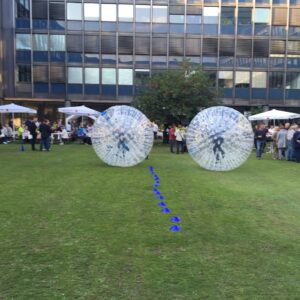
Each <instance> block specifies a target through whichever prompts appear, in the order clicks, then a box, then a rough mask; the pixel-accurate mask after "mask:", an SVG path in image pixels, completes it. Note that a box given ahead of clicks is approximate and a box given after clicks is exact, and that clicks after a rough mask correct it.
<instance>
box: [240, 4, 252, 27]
mask: <svg viewBox="0 0 300 300" xmlns="http://www.w3.org/2000/svg"><path fill="white" fill-rule="evenodd" d="M251 17H252V8H248V7H239V16H238V24H239V25H250V24H251Z"/></svg>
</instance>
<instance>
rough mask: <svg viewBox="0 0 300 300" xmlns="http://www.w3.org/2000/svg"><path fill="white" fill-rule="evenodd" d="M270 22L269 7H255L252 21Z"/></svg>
mask: <svg viewBox="0 0 300 300" xmlns="http://www.w3.org/2000/svg"><path fill="white" fill-rule="evenodd" d="M269 22H270V9H269V8H256V9H255V14H254V23H266V24H269Z"/></svg>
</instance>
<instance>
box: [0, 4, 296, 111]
mask: <svg viewBox="0 0 300 300" xmlns="http://www.w3.org/2000/svg"><path fill="white" fill-rule="evenodd" d="M1 9H2V11H1V17H2V20H1V24H2V25H1V26H2V28H1V30H2V33H1V41H2V43H1V45H2V47H3V49H2V57H3V60H2V64H1V69H2V77H1V78H2V85H3V86H2V92H1V94H0V96H1V97H2V99H3V100H2V102H5V103H6V102H7V101H14V102H17V101H19V102H20V103H24V102H25V101H29V102H31V103H32V104H33V105H34V106H38V107H40V108H41V109H44V110H47V109H48V110H51V109H53V108H55V107H57V106H62V105H70V104H72V105H76V104H86V105H89V106H91V107H95V108H98V109H101V110H102V109H104V108H105V107H107V106H108V105H112V104H120V103H129V102H130V101H131V100H132V98H133V97H134V95H135V93H136V90H137V87H138V86H141V85H142V84H143V82H144V81H145V78H147V77H149V76H151V75H153V74H155V73H157V72H161V71H163V70H166V69H176V68H180V65H181V62H182V60H183V59H184V58H186V59H188V60H189V61H190V63H191V64H193V65H195V66H197V65H202V66H203V69H204V70H206V71H207V72H208V73H209V76H210V78H211V79H212V82H213V86H214V87H215V88H216V89H218V88H222V90H223V94H222V96H221V98H222V101H223V103H224V104H226V105H229V106H233V107H240V108H242V109H249V108H250V107H252V106H257V105H262V106H269V107H285V108H289V109H293V110H297V109H298V108H299V109H300V0H273V1H272V0H270V1H269V0H256V1H252V0H251V1H249V0H236V1H233V0H219V1H218V0H151V1H150V0H84V1H83V0H2V7H1ZM0 53H1V52H0ZM0 84H1V83H0Z"/></svg>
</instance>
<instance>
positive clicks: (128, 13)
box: [119, 4, 133, 22]
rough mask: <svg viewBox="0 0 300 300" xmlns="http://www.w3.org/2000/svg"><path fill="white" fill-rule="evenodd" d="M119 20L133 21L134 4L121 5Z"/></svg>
mask: <svg viewBox="0 0 300 300" xmlns="http://www.w3.org/2000/svg"><path fill="white" fill-rule="evenodd" d="M119 21H120V22H132V21H133V5H126V4H120V5H119Z"/></svg>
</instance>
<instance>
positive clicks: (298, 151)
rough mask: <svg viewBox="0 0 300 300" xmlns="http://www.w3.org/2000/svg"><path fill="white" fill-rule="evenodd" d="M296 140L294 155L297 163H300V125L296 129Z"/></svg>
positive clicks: (294, 138) (294, 137)
mask: <svg viewBox="0 0 300 300" xmlns="http://www.w3.org/2000/svg"><path fill="white" fill-rule="evenodd" d="M293 142H294V157H295V160H296V163H300V126H298V127H297V128H296V131H295V133H294V135H293Z"/></svg>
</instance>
